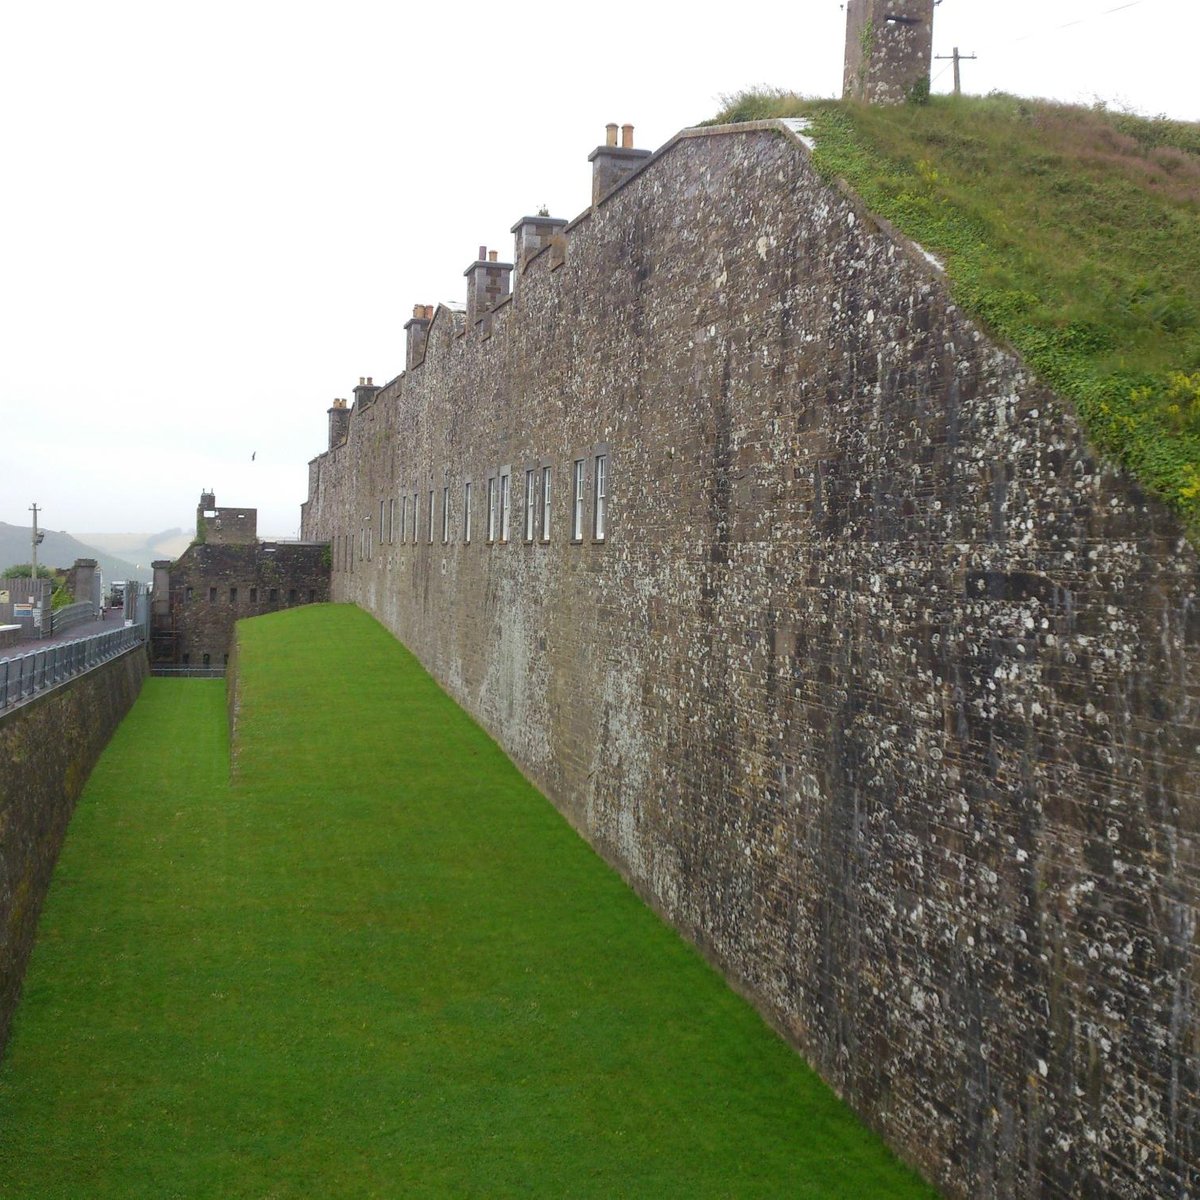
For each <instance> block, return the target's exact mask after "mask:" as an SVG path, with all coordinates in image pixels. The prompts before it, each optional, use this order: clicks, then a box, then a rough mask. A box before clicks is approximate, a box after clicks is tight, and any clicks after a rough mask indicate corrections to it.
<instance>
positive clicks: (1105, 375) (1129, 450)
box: [714, 91, 1200, 540]
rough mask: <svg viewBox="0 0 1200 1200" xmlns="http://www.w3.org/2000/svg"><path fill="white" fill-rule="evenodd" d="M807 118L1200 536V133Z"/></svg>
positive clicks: (748, 103) (895, 112) (936, 100)
mask: <svg viewBox="0 0 1200 1200" xmlns="http://www.w3.org/2000/svg"><path fill="white" fill-rule="evenodd" d="M777 116H788V117H795V116H804V117H808V118H809V119H810V121H811V122H812V126H813V136H814V137H815V139H816V143H817V149H816V152H815V154H814V162H815V164H816V166H817V168H818V169H819V170H820V171H821V172H822V173H823V174H824V175H826V176H828V177H830V178H837V177H841V178H844V179H845V180H846V181H847V183H849V184H850V186H851V187H852V188H853V189H854V190H855V191H856V192H857V193H858V194H859V195H860V196H862V198H863V199H864V200H865V201H866V202H867V204H868V205H869V206H870V207H871V209H872V210H873V211H875V212H877V213H879V214H880V215H881V216H883V217H885V218H887V219H888V220H889V221H891V222H892V223H893V224H895V225H896V226H897V227H898V228H899V229H900V230H901V231H902V232H904V233H906V234H907V235H908V236H909V237H911V238H913V239H914V240H916V241H917V242H919V243H920V244H921V245H922V246H924V247H925V249H927V250H929V251H931V252H932V253H934V254H936V255H937V256H938V257H939V258H940V259H941V260H942V261H943V262H944V263H945V265H946V270H947V274H948V276H949V279H950V284H951V287H952V290H953V292H954V295H955V298H956V300H957V301H958V302H959V303H960V304H961V305H962V306H963V308H964V309H965V310H967V311H969V312H970V313H972V314H973V315H974V316H975V317H977V318H979V319H980V320H981V321H983V322H984V324H985V325H987V326H988V327H989V328H990V329H991V331H992V332H993V333H994V334H995V335H997V336H998V337H999V338H1000V339H1002V340H1004V341H1006V342H1008V343H1010V344H1011V345H1012V346H1014V347H1015V348H1016V349H1017V350H1018V351H1019V352H1020V353H1021V354H1022V356H1023V357H1024V358H1025V360H1026V362H1028V363H1029V365H1030V366H1031V367H1032V368H1033V369H1034V370H1035V371H1036V372H1037V374H1038V375H1039V376H1040V377H1041V378H1042V379H1044V380H1045V381H1046V382H1047V383H1048V384H1050V385H1051V386H1052V387H1053V388H1055V389H1056V390H1057V391H1058V392H1059V393H1060V394H1062V395H1064V396H1066V397H1069V398H1070V399H1071V400H1072V401H1074V403H1075V406H1076V409H1077V411H1078V413H1079V414H1080V416H1081V418H1082V420H1083V422H1084V424H1085V426H1086V428H1087V430H1088V434H1089V436H1090V438H1091V439H1092V441H1093V443H1094V444H1095V446H1096V448H1097V449H1098V450H1099V451H1100V452H1101V453H1103V454H1104V455H1106V456H1108V457H1109V458H1111V459H1114V460H1116V461H1117V462H1120V463H1121V464H1123V465H1124V466H1126V467H1127V468H1128V469H1129V470H1130V471H1131V472H1132V473H1133V474H1134V475H1135V476H1136V477H1137V478H1138V479H1139V480H1140V481H1141V482H1142V484H1143V485H1144V486H1146V487H1147V488H1148V489H1149V490H1151V491H1153V492H1155V493H1157V494H1158V495H1159V496H1160V497H1162V498H1163V499H1164V500H1166V501H1167V503H1169V504H1170V505H1171V506H1172V507H1174V508H1175V509H1176V511H1177V512H1179V513H1180V515H1181V516H1182V517H1183V519H1184V521H1185V522H1186V524H1187V525H1188V527H1189V530H1190V532H1191V534H1192V537H1193V539H1194V540H1195V539H1196V538H1197V537H1198V536H1200V125H1195V124H1189V123H1186V122H1180V121H1170V120H1166V119H1162V118H1160V119H1156V120H1147V119H1144V118H1140V117H1135V116H1131V115H1129V114H1125V113H1118V112H1109V111H1104V110H1100V109H1085V108H1074V107H1069V106H1066V105H1057V104H1050V103H1047V102H1044V101H1035V100H1020V99H1016V98H1014V97H1012V96H999V95H996V96H988V97H984V98H979V97H959V98H954V97H933V98H932V99H931V100H930V101H929V102H928V103H927V104H908V105H901V106H898V107H893V108H868V107H865V106H861V105H856V104H847V103H844V102H840V101H828V100H825V101H822V100H806V99H803V98H801V97H798V96H795V95H792V94H790V93H785V92H770V91H760V92H751V93H746V94H743V95H740V96H736V97H732V98H731V99H730V100H729V101H728V104H727V107H726V108H725V110H724V111H723V112H722V113H720V114H719V115H718V116H717V117H716V118H715V119H714V123H725V122H733V121H749V120H761V119H763V118H766V117H777Z"/></svg>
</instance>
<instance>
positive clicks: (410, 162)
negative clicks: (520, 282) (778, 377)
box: [0, 0, 1200, 536]
mask: <svg viewBox="0 0 1200 1200" xmlns="http://www.w3.org/2000/svg"><path fill="white" fill-rule="evenodd" d="M1118 5H1126V7H1122V8H1121V9H1120V11H1113V12H1109V11H1107V10H1110V9H1116V8H1117V7H1118ZM685 14H687V15H686V16H685ZM1076 21H1078V22H1080V23H1078V24H1072V25H1069V27H1067V28H1057V27H1059V26H1063V25H1067V23H1068V22H1076ZM936 22H937V23H936V26H935V38H934V41H935V47H934V52H935V54H948V53H949V52H950V50H951V48H952V46H954V45H958V46H959V48H960V49H961V50H962V52H963V53H964V54H971V53H975V54H978V55H979V59H978V61H976V62H967V63H964V64H963V85H964V89H965V90H966V91H969V92H987V91H990V90H993V89H1001V90H1004V91H1011V92H1016V93H1020V94H1024V95H1039V96H1053V97H1057V98H1061V99H1065V100H1070V101H1081V102H1085V103H1091V102H1093V101H1094V100H1095V99H1097V98H1103V99H1105V100H1107V101H1109V102H1110V103H1115V104H1119V105H1123V106H1126V107H1130V108H1134V109H1137V110H1139V111H1141V112H1145V113H1148V114H1152V115H1153V114H1157V113H1166V114H1168V115H1170V116H1175V117H1182V118H1185V119H1189V120H1197V119H1200V99H1198V95H1200V94H1198V93H1197V90H1196V87H1195V83H1194V78H1193V71H1194V67H1193V58H1194V55H1195V53H1196V48H1197V47H1198V46H1200V4H1197V3H1196V0H1135V3H1133V4H1131V5H1129V4H1128V0H1005V2H1004V3H996V2H995V0H993V2H992V3H982V2H981V0H944V3H943V4H942V6H941V7H940V8H939V9H938V10H937V18H936ZM844 28H845V14H844V13H843V11H842V9H841V5H840V3H839V2H838V0H799V2H797V0H790V2H789V3H779V2H775V0H770V2H766V3H759V4H747V5H745V6H744V7H742V8H736V7H735V8H734V9H731V8H730V7H729V5H728V4H721V5H720V6H719V7H718V6H711V7H710V6H706V5H703V4H692V5H689V6H687V7H683V6H678V7H677V6H670V7H669V8H667V7H666V6H664V7H663V8H661V9H659V8H657V7H655V6H652V5H649V4H644V3H642V4H633V3H629V2H628V0H610V2H609V3H607V4H601V5H586V6H584V5H577V6H569V5H568V6H560V5H529V6H526V7H524V8H516V7H514V6H509V5H501V4H496V3H489V4H481V3H475V2H473V0H460V2H459V3H457V4H454V5H436V4H423V5H420V6H416V5H401V4H397V3H395V2H393V3H386V2H384V0H338V2H337V3H336V4H335V3H333V2H332V0H330V2H329V3H312V2H305V0H294V2H292V3H287V4H285V3H281V2H275V0H237V2H231V0H209V3H207V4H205V5H203V6H201V5H197V4H188V5H185V4H182V3H178V2H175V0H152V2H140V0H105V2H104V3H99V2H98V0H58V2H57V3H53V4H49V3H39V2H36V0H35V2H32V3H21V2H20V0H6V2H4V3H3V4H2V5H0V113H3V116H2V117H0V164H2V169H3V185H2V186H0V230H2V235H0V520H2V521H9V522H11V523H13V524H28V521H29V513H28V506H29V504H30V503H31V502H33V501H35V500H36V501H37V502H38V504H39V505H41V506H42V509H43V514H42V518H41V520H42V523H43V524H44V526H45V527H47V528H51V529H65V530H67V531H69V532H79V531H98V530H107V531H119V530H138V531H147V532H149V531H153V530H158V529H163V528H168V527H171V526H176V525H179V526H183V527H185V528H187V527H190V525H191V523H192V520H193V514H194V509H195V504H196V500H197V498H198V496H199V493H200V491H201V489H202V488H203V487H210V486H211V487H212V488H214V489H215V491H216V494H217V502H218V503H219V504H226V505H249V506H255V505H256V506H257V507H258V509H259V530H260V533H263V534H267V535H276V536H295V534H296V532H297V527H298V525H299V512H300V502H301V501H302V500H303V499H304V495H305V490H306V486H307V467H306V464H307V461H308V460H309V459H310V458H311V457H313V456H314V455H315V454H318V453H319V452H320V451H321V450H323V449H324V448H325V442H326V409H327V408H328V407H329V404H330V401H331V400H332V399H333V398H334V397H335V396H345V397H350V396H351V392H352V388H353V386H354V384H355V383H356V382H357V381H358V376H360V375H371V376H374V378H375V381H376V383H382V382H384V381H386V380H387V379H390V378H391V377H392V376H394V375H396V374H398V373H399V372H400V370H401V369H402V367H403V332H402V326H403V324H404V322H405V321H406V320H407V319H408V317H409V316H410V315H411V312H412V305H413V304H414V303H432V302H435V301H437V300H441V299H458V300H461V299H463V298H464V296H465V280H464V279H463V275H462V272H463V270H464V269H465V268H466V266H467V265H468V264H469V263H470V262H471V261H473V259H474V257H475V254H476V251H477V248H478V246H479V245H480V244H482V243H486V244H487V245H488V246H489V247H492V248H496V249H499V250H500V253H501V258H503V259H508V258H510V257H511V253H512V238H511V234H510V233H509V232H508V231H509V228H510V226H511V225H512V224H513V223H514V222H515V221H516V220H517V218H518V217H520V216H522V215H524V214H526V213H530V212H536V211H537V209H538V208H539V207H540V206H541V205H542V204H546V205H548V206H549V208H550V211H551V212H552V213H553V214H554V215H555V216H563V217H568V218H570V217H574V216H576V215H577V214H578V213H579V212H581V211H582V210H583V208H584V207H585V206H586V205H587V202H588V200H589V197H590V186H591V185H590V170H591V168H590V166H589V164H588V162H587V155H588V154H589V153H590V151H591V150H592V149H593V148H594V147H595V146H596V145H597V143H599V142H600V141H602V140H603V135H604V125H605V123H606V122H608V121H616V122H618V123H625V122H632V123H633V124H634V125H635V126H636V129H637V136H636V143H637V145H639V146H643V147H647V148H651V149H652V148H655V147H657V146H659V145H660V144H662V143H663V142H664V141H666V140H667V139H668V138H669V137H670V136H671V135H672V134H673V133H675V132H676V131H677V130H679V129H681V128H684V127H685V126H688V125H691V124H695V123H696V122H697V121H700V120H703V119H705V118H707V117H709V116H711V115H712V114H713V113H714V112H715V111H716V110H717V109H718V108H719V107H720V99H719V98H720V97H721V96H722V95H724V94H729V93H732V92H736V91H738V90H739V89H742V88H745V87H748V86H752V85H755V84H770V85H775V86H781V87H787V88H792V89H794V90H796V91H799V92H803V93H808V94H813V95H834V94H836V93H838V92H839V91H840V89H841V75H842V51H843V42H844ZM948 65H949V64H947V63H940V62H939V63H935V64H934V75H935V82H934V90H935V91H947V90H949V88H950V84H951V73H950V71H949V70H948V69H947V68H948ZM939 71H941V72H943V73H942V74H941V75H940V77H939V76H938V72H939ZM255 451H256V452H257V460H256V461H255V462H254V463H251V462H250V456H251V453H252V452H255Z"/></svg>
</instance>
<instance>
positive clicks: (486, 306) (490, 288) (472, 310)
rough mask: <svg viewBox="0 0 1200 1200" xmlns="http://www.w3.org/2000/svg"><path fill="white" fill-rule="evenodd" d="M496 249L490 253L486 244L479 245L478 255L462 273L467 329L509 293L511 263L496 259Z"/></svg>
mask: <svg viewBox="0 0 1200 1200" xmlns="http://www.w3.org/2000/svg"><path fill="white" fill-rule="evenodd" d="M496 257H497V255H496V251H495V250H493V251H492V252H491V253H490V254H489V253H488V248H487V247H486V246H480V247H479V257H478V258H477V259H476V260H475V262H473V263H472V264H471V265H470V266H469V267H468V268H467V269H466V270H465V271H464V272H463V274H464V275H465V276H466V277H467V329H468V330H470V329H472V328H474V325H475V322H476V321H478V320H480V319H481V318H482V317H483V316H484V314H485V313H488V312H491V310H492V309H493V308H495V307H496V304H497V303H498V302H499V301H500V300H503V299H504V297H505V296H507V295H508V293H509V288H510V286H511V283H512V269H513V265H512V263H502V262H497V261H496Z"/></svg>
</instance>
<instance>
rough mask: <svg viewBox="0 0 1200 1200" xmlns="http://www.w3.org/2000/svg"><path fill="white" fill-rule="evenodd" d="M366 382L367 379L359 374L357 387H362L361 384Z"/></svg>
mask: <svg viewBox="0 0 1200 1200" xmlns="http://www.w3.org/2000/svg"><path fill="white" fill-rule="evenodd" d="M366 382H367V381H366V380H365V379H364V378H363V377H362V376H361V375H360V376H359V377H358V386H359V387H362V385H363V384H364V383H366Z"/></svg>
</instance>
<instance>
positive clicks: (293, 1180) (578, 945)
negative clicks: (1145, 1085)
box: [0, 606, 932, 1200]
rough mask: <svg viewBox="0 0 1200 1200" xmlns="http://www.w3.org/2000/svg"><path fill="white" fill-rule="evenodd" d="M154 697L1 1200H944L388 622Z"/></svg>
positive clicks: (31, 1062) (48, 965)
mask: <svg viewBox="0 0 1200 1200" xmlns="http://www.w3.org/2000/svg"><path fill="white" fill-rule="evenodd" d="M239 630H240V635H241V638H242V651H241V678H242V693H241V699H242V710H241V718H240V724H239V739H238V747H237V755H236V763H237V770H236V782H234V783H232V784H231V783H230V781H229V772H228V758H227V751H228V748H227V741H226V713H225V704H224V689H223V687H222V685H221V684H220V683H219V682H212V681H203V680H196V681H179V680H159V679H154V680H150V681H149V682H148V683H147V685H146V689H145V691H144V693H143V696H142V698H141V699H140V700H139V702H138V704H137V705H136V706H135V708H134V710H133V711H132V712H131V713H130V715H129V717H128V718H127V719H126V720H125V722H124V724H123V725H122V726H121V728H120V730H119V732H118V734H117V736H116V738H115V739H114V741H113V743H112V745H111V746H110V748H109V750H108V752H107V753H106V754H105V756H104V758H103V760H102V761H101V763H100V765H99V766H98V767H97V769H96V771H95V773H94V774H93V776H92V778H91V780H90V781H89V784H88V787H87V790H86V792H85V794H84V797H83V799H82V800H81V802H80V806H79V809H78V811H77V813H76V816H75V820H74V822H73V824H72V827H71V830H70V833H69V836H68V839H67V844H66V846H65V848H64V851H63V856H62V859H61V861H60V865H59V869H58V872H57V874H56V877H55V880H54V885H53V887H52V889H51V894H50V896H49V899H48V902H47V905H46V909H45V912H44V915H43V919H42V923H41V926H40V930H39V936H38V944H37V946H36V949H35V953H34V957H33V962H32V964H31V967H30V971H29V975H28V979H27V982H26V990H25V997H24V1000H23V1003H22V1005H21V1008H20V1009H19V1011H18V1014H17V1019H16V1022H15V1027H14V1035H13V1039H12V1041H11V1043H10V1047H9V1050H8V1052H7V1056H6V1059H5V1061H4V1063H3V1064H2V1066H0V1195H2V1196H4V1197H20V1198H22V1200H29V1198H42V1197H46V1198H49V1197H71V1198H72V1200H75V1198H78V1197H84V1196H86V1197H89V1198H101V1197H121V1198H122V1200H129V1198H132V1197H156V1198H158V1197H170V1196H186V1197H200V1196H213V1197H239V1196H254V1197H312V1196H321V1197H337V1196H346V1197H371V1196H386V1197H391V1196H397V1197H401V1196H402V1197H408V1196H449V1197H467V1196H481V1197H482V1196H487V1197H492V1196H528V1195H538V1196H548V1197H563V1196H572V1197H585V1196H597V1197H615V1196H621V1197H636V1196H647V1197H663V1196H672V1197H675V1196H678V1197H689V1198H690V1197H702V1196H722V1197H750V1196H770V1197H780V1196H787V1197H864V1196H870V1197H915V1196H930V1195H932V1193H931V1192H930V1191H929V1190H928V1189H927V1188H926V1187H925V1186H924V1185H923V1184H921V1183H920V1182H919V1181H918V1180H916V1179H915V1178H914V1177H913V1176H912V1175H911V1174H910V1173H909V1172H907V1171H906V1170H905V1169H903V1168H901V1167H900V1166H898V1165H897V1164H896V1162H895V1161H894V1160H893V1159H892V1158H891V1157H890V1155H889V1154H888V1153H887V1151H886V1150H885V1149H884V1147H883V1146H882V1145H881V1144H880V1143H879V1142H878V1141H877V1140H876V1139H875V1138H874V1137H873V1136H872V1135H870V1134H869V1133H867V1132H865V1131H864V1130H863V1129H862V1128H861V1127H860V1126H859V1125H858V1124H857V1123H856V1122H855V1120H854V1119H853V1117H852V1116H851V1115H850V1114H849V1112H848V1111H847V1110H846V1109H845V1108H844V1107H843V1106H842V1105H841V1104H840V1103H839V1102H838V1101H837V1100H836V1099H835V1098H834V1097H833V1096H832V1095H831V1094H830V1093H829V1091H828V1090H827V1089H826V1088H825V1087H824V1086H823V1085H822V1084H821V1083H820V1081H819V1080H817V1079H816V1077H815V1076H814V1075H813V1074H812V1073H811V1072H810V1071H809V1070H808V1069H807V1068H806V1067H805V1066H804V1064H803V1063H802V1062H801V1060H800V1059H799V1058H798V1057H797V1056H796V1055H795V1054H794V1053H793V1052H792V1051H791V1050H790V1049H788V1047H787V1046H785V1045H784V1044H783V1043H782V1042H781V1041H780V1040H779V1039H778V1038H777V1037H775V1036H774V1034H772V1033H771V1032H770V1031H769V1030H768V1029H767V1028H766V1027H765V1026H764V1025H763V1023H762V1022H761V1020H760V1019H759V1018H758V1016H757V1015H756V1014H755V1013H754V1012H753V1011H752V1010H751V1009H750V1008H749V1006H748V1005H746V1004H745V1003H744V1002H743V1001H742V1000H741V999H739V998H738V997H737V996H735V995H734V994H733V993H732V992H731V991H730V990H729V989H728V988H727V987H726V986H725V985H724V983H723V982H722V981H721V980H720V979H719V978H718V977H717V976H716V975H715V974H714V973H713V972H712V971H711V970H710V969H709V968H708V967H707V966H706V965H705V964H704V962H703V961H702V960H701V959H700V957H699V956H698V955H697V954H696V953H695V951H694V950H692V949H691V948H690V947H689V946H687V945H686V944H684V943H683V942H682V941H681V940H680V939H679V938H678V937H677V936H676V935H675V934H674V933H672V932H671V931H670V930H668V929H667V928H666V927H665V926H663V925H662V924H661V922H660V921H659V920H658V919H657V918H656V917H655V916H654V915H653V914H652V913H651V912H650V911H649V910H648V909H646V908H645V907H644V906H643V905H642V904H641V903H640V902H639V901H638V900H637V899H636V898H635V897H634V896H633V895H632V893H631V892H630V891H629V890H628V889H627V888H626V887H625V885H624V884H623V883H622V882H621V881H620V880H619V878H617V876H615V875H614V874H613V873H612V872H611V871H610V870H609V869H608V868H607V867H606V866H605V865H604V864H603V863H602V862H601V861H600V860H599V859H598V858H597V857H596V856H595V854H593V853H592V851H591V850H590V849H589V848H588V847H587V846H586V845H585V844H584V843H583V842H582V841H581V840H580V839H579V838H578V837H577V836H576V835H575V834H574V833H573V832H572V831H571V830H570V828H569V827H568V826H567V825H566V824H565V822H564V821H563V820H562V819H561V818H560V817H559V816H558V814H557V813H556V812H555V811H554V810H553V809H552V808H551V806H550V805H549V804H548V803H547V802H546V801H545V800H544V799H543V798H542V797H541V796H540V795H539V794H538V793H537V792H535V791H534V790H533V789H532V788H531V787H530V786H529V784H528V783H527V782H526V781H525V780H524V779H523V778H522V777H521V776H520V775H519V774H518V773H517V772H516V770H514V768H513V767H512V765H511V764H510V763H509V762H508V761H507V759H505V757H504V756H503V755H502V754H501V752H500V751H499V749H498V748H497V747H496V745H495V744H494V743H493V742H492V741H490V740H489V739H488V738H487V736H486V735H484V734H483V733H482V732H481V731H480V729H479V728H478V727H477V726H476V725H475V724H474V723H473V722H472V721H471V720H469V719H468V718H467V717H466V716H465V715H464V714H463V713H462V712H461V711H460V710H459V709H457V708H456V707H455V706H454V705H453V704H452V703H451V702H450V701H449V700H448V699H447V698H446V696H445V695H444V694H443V693H442V692H440V691H439V690H438V688H437V687H436V686H435V685H434V684H433V682H432V681H431V680H430V679H429V677H428V676H427V675H426V674H425V673H424V672H423V671H422V670H421V669H420V668H419V666H418V665H417V663H416V662H415V660H414V659H413V658H412V657H411V656H410V655H409V654H408V653H407V652H406V651H405V650H404V649H403V648H402V647H401V646H400V645H398V644H397V643H396V642H395V641H394V640H393V639H392V638H390V637H389V636H388V635H387V634H386V632H384V631H383V630H382V629H381V628H380V627H379V626H378V625H377V624H376V623H375V622H374V621H373V620H371V619H370V618H369V617H367V616H365V615H364V614H362V613H360V612H359V611H357V610H355V609H351V608H343V607H334V606H313V607H306V608H303V609H298V610H294V611H291V612H286V613H279V614H275V615H273V616H269V617H263V618H260V619H257V620H255V621H251V622H246V623H243V624H242V625H240V626H239Z"/></svg>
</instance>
